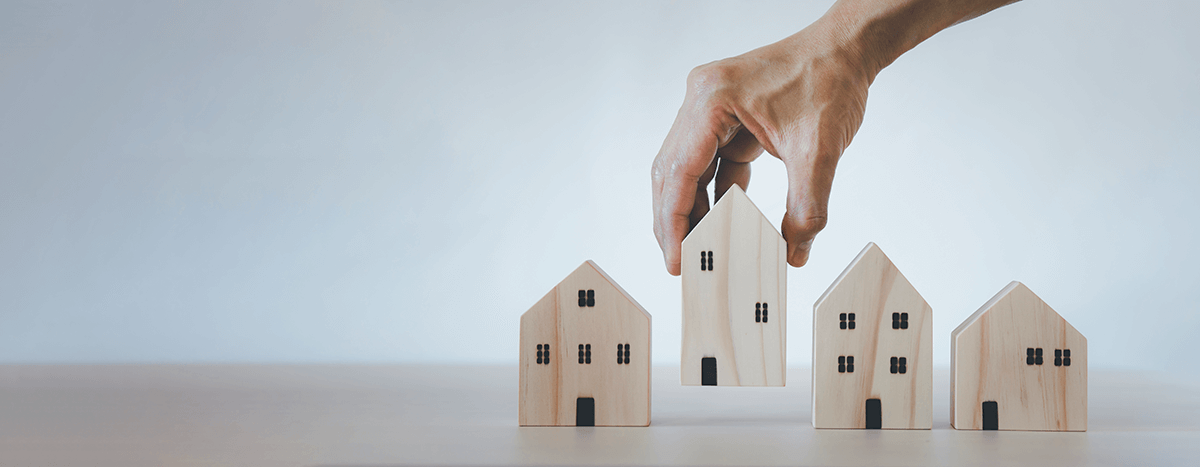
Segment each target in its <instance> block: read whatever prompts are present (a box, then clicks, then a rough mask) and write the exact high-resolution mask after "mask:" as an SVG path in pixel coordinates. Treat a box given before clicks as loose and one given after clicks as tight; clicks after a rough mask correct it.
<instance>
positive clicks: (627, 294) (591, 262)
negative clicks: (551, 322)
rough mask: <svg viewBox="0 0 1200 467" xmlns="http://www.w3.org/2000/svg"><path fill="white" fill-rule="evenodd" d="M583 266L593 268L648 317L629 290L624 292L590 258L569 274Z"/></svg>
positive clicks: (648, 314) (619, 285)
mask: <svg viewBox="0 0 1200 467" xmlns="http://www.w3.org/2000/svg"><path fill="white" fill-rule="evenodd" d="M585 267H590V268H592V269H594V270H595V271H596V272H598V273H600V277H603V278H604V280H606V281H608V283H609V284H612V286H613V287H614V288H616V289H617V291H618V292H621V295H623V296H624V297H625V299H626V300H629V303H630V304H632V305H633V307H634V308H637V310H638V311H640V312H642V314H643V315H646V318H647V319H649V318H650V313H648V312H646V309H645V308H642V304H640V303H638V302H637V300H634V299H633V296H632V295H629V292H626V291H625V289H624V288H622V287H621V284H618V283H617V281H614V280H613V278H611V277H609V276H608V273H606V272H604V270H603V269H600V265H598V264H596V263H595V262H594V261H592V260H590V259H589V260H587V261H584V262H583V264H581V265H579V267H578V268H575V271H574V272H571V274H572V275H573V274H575V272H578V271H579V270H580V269H583V268H585ZM567 277H570V275H568V276H567ZM556 287H557V286H556Z"/></svg>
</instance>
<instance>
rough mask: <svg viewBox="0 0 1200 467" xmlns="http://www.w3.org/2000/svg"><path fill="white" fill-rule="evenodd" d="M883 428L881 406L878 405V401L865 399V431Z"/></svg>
mask: <svg viewBox="0 0 1200 467" xmlns="http://www.w3.org/2000/svg"><path fill="white" fill-rule="evenodd" d="M881 428H883V406H882V405H880V402H879V399H867V429H868V430H878V429H881Z"/></svg>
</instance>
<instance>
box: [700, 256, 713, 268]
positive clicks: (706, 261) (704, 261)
mask: <svg viewBox="0 0 1200 467" xmlns="http://www.w3.org/2000/svg"><path fill="white" fill-rule="evenodd" d="M700 270H701V271H712V270H713V261H712V252H711V251H701V252H700Z"/></svg>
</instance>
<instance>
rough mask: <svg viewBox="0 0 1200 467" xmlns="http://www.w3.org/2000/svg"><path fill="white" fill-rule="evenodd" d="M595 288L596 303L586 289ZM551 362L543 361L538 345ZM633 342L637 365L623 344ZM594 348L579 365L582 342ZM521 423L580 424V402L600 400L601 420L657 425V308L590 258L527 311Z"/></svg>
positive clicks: (598, 423) (598, 412) (605, 423)
mask: <svg viewBox="0 0 1200 467" xmlns="http://www.w3.org/2000/svg"><path fill="white" fill-rule="evenodd" d="M580 290H584V291H592V292H594V294H593V295H592V296H591V297H590V298H591V301H590V302H589V304H590V305H591V306H582V307H581V306H579V301H578V300H579V296H578V292H579V291H580ZM539 344H540V345H546V344H549V345H550V351H549V352H548V353H549V354H550V355H551V357H550V361H549V363H546V364H539V363H537V353H538V349H537V346H538V345H539ZM618 344H621V345H625V344H629V363H628V364H626V363H623V362H622V363H617V345H618ZM580 345H584V346H590V348H589V350H587V352H588V353H589V354H590V356H589V357H588V358H587V360H585V362H588V363H579V357H578V354H579V346H580ZM520 354H521V360H520V361H521V364H520V368H521V372H520V396H519V398H520V404H519V414H520V419H519V421H520V424H521V425H524V426H529V425H541V426H574V425H575V423H576V418H575V417H576V407H575V404H576V400H577V399H578V398H580V397H590V398H593V399H594V400H595V425H596V426H646V425H647V424H649V423H650V314H649V313H647V312H646V310H645V309H643V308H642V306H641V305H639V304H638V303H637V301H636V300H634V299H633V297H631V296H629V294H628V293H626V292H625V290H624V289H622V288H621V286H620V285H618V284H617V283H616V281H614V280H613V279H612V278H611V277H609V276H608V274H605V272H604V270H602V269H600V267H599V266H597V265H596V263H594V262H592V261H585V262H584V263H583V264H581V265H580V266H579V267H578V268H576V269H575V271H574V272H572V273H571V274H569V275H567V277H566V278H565V279H563V280H562V282H560V283H558V285H557V286H555V287H554V288H553V289H551V290H550V292H549V293H547V294H546V296H544V297H542V299H541V300H539V301H538V302H537V303H536V304H535V305H534V306H533V307H532V308H530V309H529V311H526V312H525V314H523V315H521V349H520Z"/></svg>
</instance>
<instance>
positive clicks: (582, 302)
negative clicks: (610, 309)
mask: <svg viewBox="0 0 1200 467" xmlns="http://www.w3.org/2000/svg"><path fill="white" fill-rule="evenodd" d="M579 306H596V291H595V290H591V289H588V290H583V289H579Z"/></svg>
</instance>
